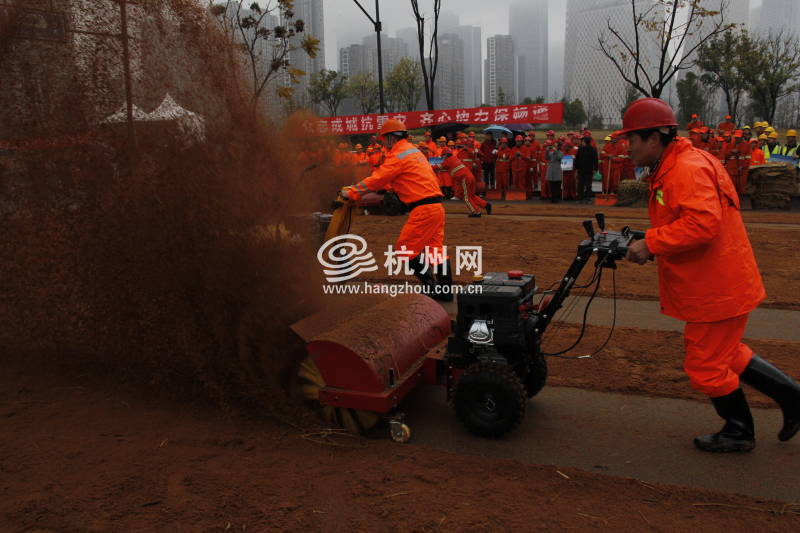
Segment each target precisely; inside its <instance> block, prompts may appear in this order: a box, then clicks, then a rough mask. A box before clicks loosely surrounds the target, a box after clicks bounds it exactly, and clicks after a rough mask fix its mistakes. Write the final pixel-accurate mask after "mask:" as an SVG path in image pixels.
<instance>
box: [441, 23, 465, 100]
mask: <svg viewBox="0 0 800 533" xmlns="http://www.w3.org/2000/svg"><path fill="white" fill-rule="evenodd" d="M438 38H439V63H438V67H437V69H436V81H435V85H434V102H435V104H436V107H437V108H438V109H453V108H457V107H465V105H464V42H463V41H462V40H461V38H460V37H459V36H458V35H456V34H454V33H445V34H442V35H439V37H438Z"/></svg>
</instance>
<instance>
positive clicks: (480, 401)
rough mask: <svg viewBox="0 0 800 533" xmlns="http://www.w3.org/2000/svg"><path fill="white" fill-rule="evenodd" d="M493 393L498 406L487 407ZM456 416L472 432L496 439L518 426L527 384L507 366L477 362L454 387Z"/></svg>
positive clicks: (453, 396)
mask: <svg viewBox="0 0 800 533" xmlns="http://www.w3.org/2000/svg"><path fill="white" fill-rule="evenodd" d="M487 392H489V393H491V394H492V396H493V399H494V404H495V409H493V410H491V411H490V410H489V409H488V408H487V407H486V401H485V394H486V393H487ZM452 398H453V407H454V408H455V411H456V416H457V417H458V419H459V420H460V421H461V423H462V424H464V427H466V428H467V430H469V431H470V432H471V433H474V434H475V435H478V436H479V437H485V438H490V439H496V438H498V437H501V436H503V435H505V434H506V433H508V432H509V431H511V430H512V429H514V428H516V427H517V426H518V425H519V423H520V422H521V421H522V418H523V417H524V416H525V405H526V404H527V399H526V398H525V387H524V386H523V384H522V381H520V379H519V377H517V375H516V374H515V373H514V372H513V371H512V370H511V369H509V368H508V367H507V366H505V365H497V364H484V363H475V364H473V365H472V366H470V367H469V368H468V369H467V371H466V372H464V375H463V376H461V379H459V380H458V382H456V384H455V386H454V387H453V394H452Z"/></svg>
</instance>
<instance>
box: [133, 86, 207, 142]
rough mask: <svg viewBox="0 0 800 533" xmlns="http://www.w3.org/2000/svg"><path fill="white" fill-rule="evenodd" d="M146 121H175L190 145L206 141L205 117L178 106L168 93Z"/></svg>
mask: <svg viewBox="0 0 800 533" xmlns="http://www.w3.org/2000/svg"><path fill="white" fill-rule="evenodd" d="M144 120H153V121H156V120H174V121H175V122H176V124H177V125H178V129H179V130H180V132H181V136H182V137H183V138H184V140H185V141H186V142H187V143H188V144H190V143H192V142H198V143H200V142H204V141H205V139H206V126H205V120H204V119H203V117H201V116H200V115H198V114H197V113H193V112H191V111H189V110H188V109H185V108H183V107H181V106H179V105H178V103H177V102H175V100H174V99H173V98H172V96H170V95H169V93H167V95H166V96H165V97H164V100H163V101H162V102H161V105H159V106H158V107H157V108H156V109H155V110H154V111H153V112H152V113H149V114H148V115H147V116H146V118H145V119H144Z"/></svg>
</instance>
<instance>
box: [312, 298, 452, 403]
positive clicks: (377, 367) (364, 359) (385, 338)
mask: <svg viewBox="0 0 800 533" xmlns="http://www.w3.org/2000/svg"><path fill="white" fill-rule="evenodd" d="M366 324H369V328H368V329H366V330H365V325H366ZM450 330H451V326H450V317H449V315H448V314H447V312H446V311H445V310H444V309H443V308H442V307H441V306H440V305H439V304H438V303H436V302H435V301H433V300H432V299H430V298H428V297H427V296H422V295H418V294H414V295H404V296H400V297H397V298H391V299H388V300H386V301H384V302H382V303H380V304H378V305H376V306H374V307H369V308H367V309H363V310H361V311H358V312H356V313H355V314H353V315H351V316H349V317H348V318H347V319H346V320H344V321H342V322H339V323H338V324H337V325H336V326H335V327H334V328H332V329H329V330H327V331H323V332H321V333H318V334H316V335H314V336H313V338H311V339H310V340H309V341H308V343H307V345H306V350H307V351H308V353H309V355H310V356H311V358H312V359H313V361H314V363H315V364H316V365H317V367H318V368H319V371H320V373H321V374H322V376H323V377H324V380H325V385H326V386H325V387H323V388H322V389H321V390H320V392H319V401H320V403H322V404H323V405H330V406H333V407H345V408H352V409H359V410H365V411H373V412H377V413H386V412H388V411H390V410H391V409H393V408H394V407H396V406H397V404H398V403H399V402H400V400H402V398H403V397H404V396H405V395H406V394H407V393H408V392H409V391H410V390H411V389H413V388H414V386H415V385H416V384H418V383H419V382H420V381H423V380H431V379H433V380H434V381H435V379H436V372H435V360H430V362H427V363H426V361H428V355H429V354H431V353H434V354H435V353H436V352H437V348H440V349H441V350H442V351H443V346H444V345H445V344H446V342H445V341H446V340H447V338H448V336H449V335H450ZM440 345H441V346H440ZM430 365H433V367H431V366H430Z"/></svg>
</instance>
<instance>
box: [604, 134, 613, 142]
mask: <svg viewBox="0 0 800 533" xmlns="http://www.w3.org/2000/svg"><path fill="white" fill-rule="evenodd" d="M603 140H604V141H610V140H611V135H606V136H605V137H604V138H603Z"/></svg>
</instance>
